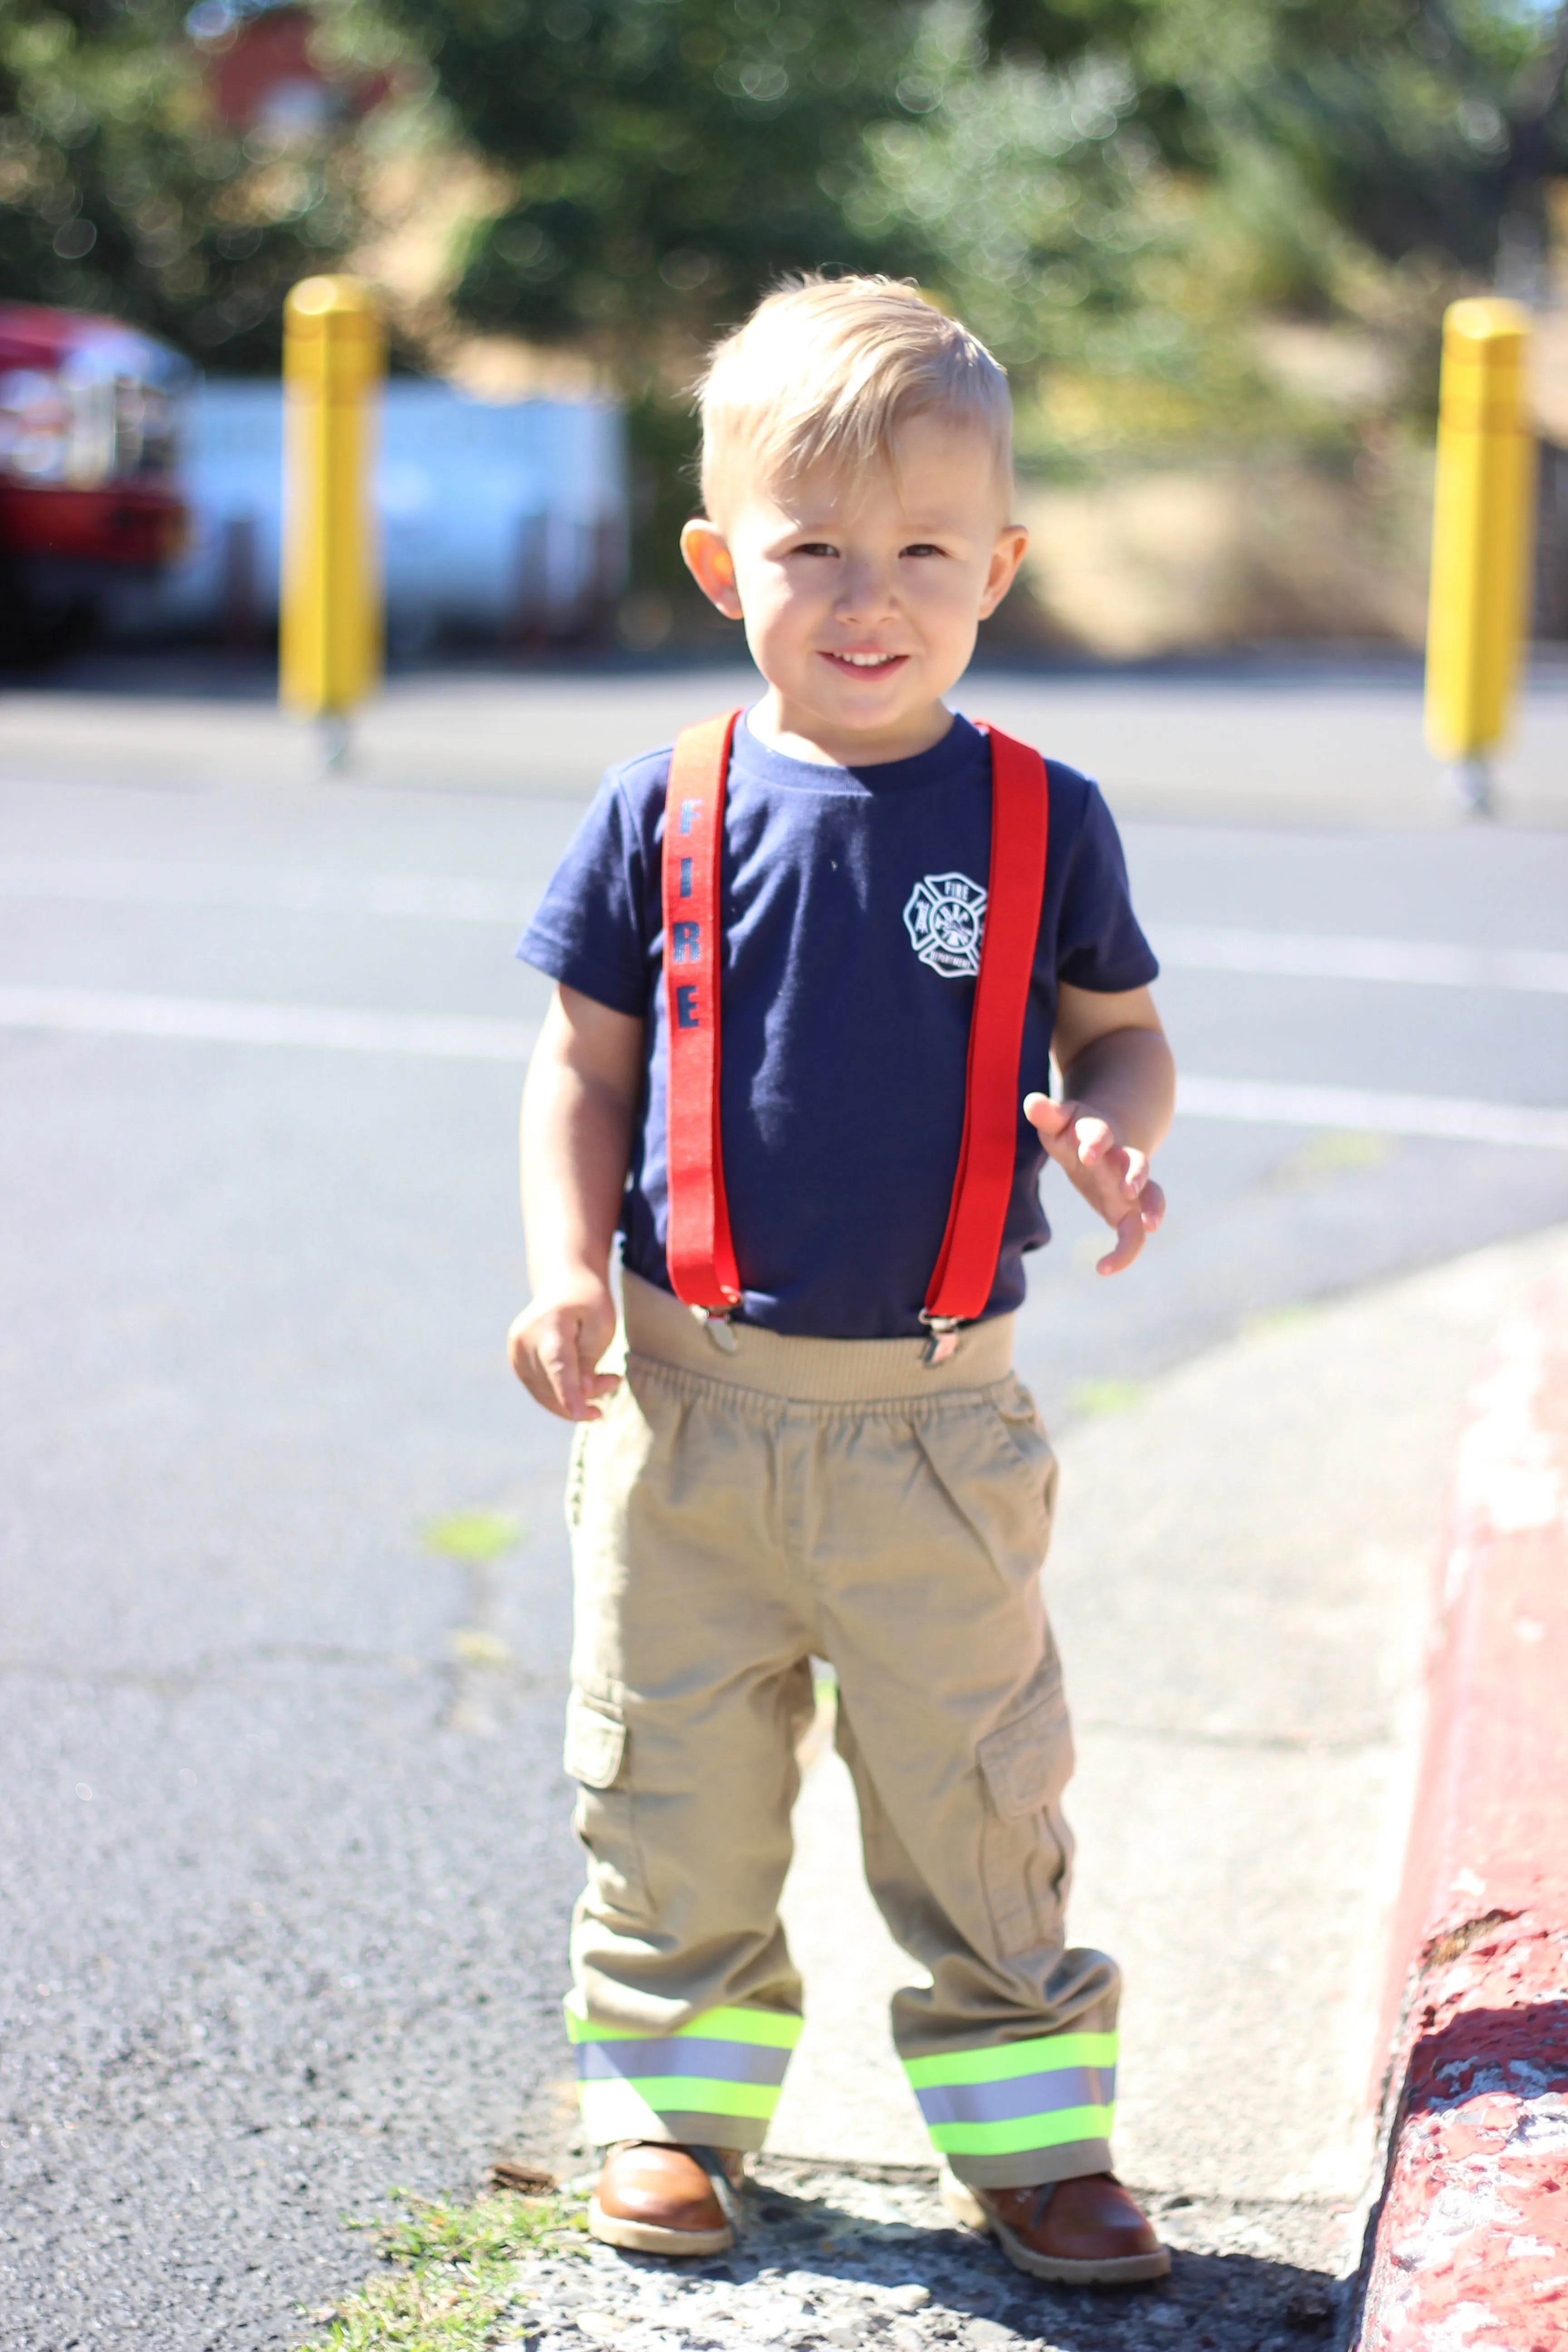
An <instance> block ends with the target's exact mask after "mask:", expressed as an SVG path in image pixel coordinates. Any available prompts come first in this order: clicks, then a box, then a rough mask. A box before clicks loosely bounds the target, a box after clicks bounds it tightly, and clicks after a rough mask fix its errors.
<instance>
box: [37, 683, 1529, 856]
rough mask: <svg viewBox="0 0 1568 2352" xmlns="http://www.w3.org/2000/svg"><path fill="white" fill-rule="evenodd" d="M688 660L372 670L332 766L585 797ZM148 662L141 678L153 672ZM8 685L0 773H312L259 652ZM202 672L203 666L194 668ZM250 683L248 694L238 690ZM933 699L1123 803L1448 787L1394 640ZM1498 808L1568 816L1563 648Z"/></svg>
mask: <svg viewBox="0 0 1568 2352" xmlns="http://www.w3.org/2000/svg"><path fill="white" fill-rule="evenodd" d="M739 655H740V648H739V645H738V642H737V658H736V659H735V660H734V661H733V662H731V663H729V664H722V663H715V664H714V665H713V666H712V667H708V668H690V669H675V668H672V669H668V670H637V669H626V670H617V669H614V668H603V669H601V668H596V667H588V666H586V665H584V666H583V667H578V668H565V667H563V668H559V669H551V670H532V671H520V672H518V673H514V674H510V675H508V674H506V673H500V674H497V673H495V672H462V671H456V670H453V671H446V672H442V671H432V672H428V673H425V674H422V675H418V676H411V677H395V678H394V679H392V680H391V681H390V682H389V683H388V685H387V686H386V688H384V691H383V692H382V693H381V694H380V695H379V696H378V697H377V698H375V699H374V701H372V702H371V703H369V704H367V706H366V707H365V709H364V711H363V714H362V715H361V716H360V717H358V718H357V719H355V721H354V726H353V739H354V750H353V759H352V763H351V765H350V766H349V767H348V769H347V770H345V771H344V773H343V781H344V782H345V783H348V784H352V783H353V782H365V783H369V784H379V785H390V786H394V787H403V788H416V789H421V790H428V789H446V790H451V791H454V792H503V793H523V794H529V795H532V796H535V797H541V798H566V799H575V798H586V796H587V795H588V793H591V792H592V790H593V788H594V786H595V783H596V782H598V779H599V777H600V775H601V774H602V773H603V772H604V770H605V767H606V766H608V765H609V763H610V762H611V761H616V760H624V759H625V758H626V756H627V754H628V751H634V750H637V749H638V748H640V747H644V746H648V747H651V746H652V745H654V744H656V743H659V742H667V741H668V740H670V738H671V737H672V736H673V735H674V734H675V732H676V730H678V729H679V728H680V727H681V726H683V725H685V724H686V723H687V721H689V719H693V718H700V717H702V716H703V715H705V714H706V713H707V712H708V711H710V710H719V709H726V708H731V707H733V706H734V705H735V704H737V703H741V702H744V701H748V700H750V699H751V698H752V697H753V696H754V695H755V693H756V692H757V691H758V688H759V684H760V681H759V680H758V678H757V677H756V674H755V672H754V671H753V670H752V668H751V667H750V665H749V664H748V663H746V662H745V661H744V660H743V659H742V658H740V657H739ZM160 674H161V673H159V672H158V670H157V668H156V667H155V666H153V665H150V666H149V672H148V675H149V677H155V676H158V675H160ZM204 675H205V674H204V672H203V670H202V669H201V667H200V666H196V667H193V668H192V670H191V672H190V674H189V677H187V679H186V684H187V686H189V687H190V688H191V690H189V691H182V692H179V693H174V692H168V693H162V694H160V693H157V692H153V691H142V692H138V691H134V690H118V689H113V690H110V689H104V690H98V689H95V690H92V691H85V692H83V691H73V690H71V689H70V688H69V686H68V685H64V686H60V687H55V688H10V689H8V690H7V691H6V692H5V695H4V697H0V777H7V776H8V777H25V778H26V779H28V780H29V781H39V780H44V779H59V780H60V781H66V782H71V781H75V782H102V781H103V780H104V779H105V778H112V779H113V780H114V781H116V782H135V781H143V782H159V783H162V784H165V785H167V784H185V785H190V786H215V785H216V786H220V787H221V786H224V785H233V784H237V783H256V782H260V783H266V784H268V785H276V786H277V787H278V788H279V792H287V791H288V790H289V789H290V788H297V787H299V786H300V785H302V784H304V783H307V782H310V781H311V780H313V779H314V778H315V777H317V776H318V775H319V774H320V772H321V753H320V745H319V740H318V739H317V737H316V735H315V733H314V731H313V730H311V729H310V727H308V726H305V725H302V724H301V723H300V722H299V721H298V720H295V719H289V718H286V717H285V716H284V715H283V714H282V713H281V712H280V711H279V709H278V707H277V705H276V703H275V702H273V701H272V700H271V698H270V695H269V693H268V692H267V691H266V688H267V676H266V673H265V671H264V669H262V667H260V666H259V665H257V666H256V667H254V668H253V669H252V670H250V671H246V672H240V673H238V674H237V676H236V677H235V680H234V682H233V683H234V687H235V688H236V689H237V690H234V691H230V692H229V693H227V694H225V693H224V692H223V691H222V690H221V685H220V686H216V687H215V686H205V685H204V684H203V678H204ZM214 676H215V677H218V678H219V679H221V676H222V672H221V665H219V666H217V667H216V669H215V671H214ZM258 688H261V689H262V693H261V695H260V696H259V697H258ZM952 699H953V700H954V702H955V703H956V704H957V706H958V708H960V709H964V710H968V711H970V712H972V713H973V714H976V715H978V716H981V717H984V718H989V719H994V720H995V721H996V723H997V725H998V726H1000V727H1005V728H1008V729H1010V730H1015V731H1016V732H1018V733H1020V734H1023V735H1025V736H1026V737H1028V738H1029V740H1032V741H1035V742H1037V743H1039V744H1041V745H1042V747H1043V748H1044V749H1045V750H1047V751H1049V752H1050V753H1052V754H1053V755H1054V756H1056V757H1057V758H1059V759H1064V760H1069V761H1080V762H1081V763H1082V764H1084V765H1085V766H1086V767H1087V768H1089V771H1090V772H1092V773H1093V774H1095V775H1096V776H1098V777H1099V779H1100V782H1102V783H1103V785H1104V786H1105V789H1106V793H1107V795H1108V797H1109V798H1110V802H1111V803H1112V805H1113V806H1114V808H1115V809H1116V811H1117V814H1119V815H1120V816H1122V817H1130V816H1139V817H1159V816H1172V817H1175V816H1180V817H1188V818H1191V817H1204V818H1208V819H1212V820H1215V821H1221V822H1237V823H1251V822H1257V821H1259V820H1261V821H1263V822H1267V823H1277V824H1348V825H1363V824H1396V825H1412V826H1434V825H1443V824H1453V823H1457V822H1458V821H1459V811H1458V804H1457V803H1456V801H1455V799H1454V797H1453V795H1452V793H1450V792H1449V790H1448V789H1447V785H1446V783H1445V782H1444V779H1443V776H1442V772H1441V771H1440V769H1439V768H1438V766H1437V764H1436V761H1434V760H1433V759H1432V757H1431V755H1430V754H1429V753H1428V752H1427V751H1426V747H1425V745H1424V743H1423V740H1422V733H1421V680H1420V675H1419V671H1418V668H1417V667H1416V666H1415V664H1414V663H1412V662H1410V661H1409V660H1408V659H1402V658H1398V657H1395V658H1392V659H1390V660H1388V661H1386V662H1376V661H1362V662H1357V663H1337V664H1336V663H1335V662H1333V661H1331V660H1321V661H1315V660H1312V659H1310V658H1303V659H1297V660H1289V659H1281V660H1279V661H1276V662H1271V663H1268V664H1265V663H1262V662H1259V663H1257V664H1248V663H1247V662H1238V663H1237V664H1236V665H1235V666H1234V667H1232V668H1229V669H1227V670H1224V671H1219V672H1216V671H1215V668H1214V667H1198V666H1194V667H1193V668H1191V669H1188V670H1182V669H1172V670H1165V671H1157V672H1147V671H1145V672H1122V671H1105V672H1100V673H1095V672H1089V673H1085V672H1083V671H1081V670H1080V671H1073V672H1056V671H1051V670H1047V669H1042V670H1039V671H1033V672H1031V671H1023V670H1016V669H1006V670H1003V669H997V670H990V671H986V670H979V671H977V672H975V673H974V674H973V676H972V677H968V678H966V679H964V680H963V681H962V682H961V684H960V686H959V687H958V688H957V689H956V690H955V693H954V695H953V698H952ZM1498 771H1499V783H1500V813H1501V815H1502V817H1503V819H1504V820H1505V821H1506V822H1510V823H1521V824H1535V825H1553V826H1558V825H1563V824H1568V666H1564V665H1563V664H1561V663H1547V664H1543V665H1541V666H1539V667H1538V669H1537V672H1536V675H1535V677H1533V679H1532V681H1531V685H1530V687H1529V688H1528V689H1527V691H1526V693H1525V695H1524V696H1523V698H1522V699H1521V710H1520V720H1519V728H1518V732H1517V737H1516V740H1515V741H1514V742H1513V743H1512V744H1511V745H1510V746H1509V747H1508V748H1507V749H1506V750H1505V751H1504V752H1503V753H1502V755H1501V756H1500V761H1499V763H1498Z"/></svg>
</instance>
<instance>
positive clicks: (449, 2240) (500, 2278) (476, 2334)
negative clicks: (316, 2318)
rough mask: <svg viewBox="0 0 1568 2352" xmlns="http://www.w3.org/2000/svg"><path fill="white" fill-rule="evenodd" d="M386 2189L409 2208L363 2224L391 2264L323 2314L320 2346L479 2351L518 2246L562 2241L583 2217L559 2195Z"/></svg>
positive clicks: (504, 2295)
mask: <svg viewBox="0 0 1568 2352" xmlns="http://www.w3.org/2000/svg"><path fill="white" fill-rule="evenodd" d="M394 2194H395V2196H396V2197H397V2198H398V2199H399V2200H401V2202H402V2203H404V2204H405V2205H406V2207H407V2208H408V2210H407V2212H406V2214H405V2216H404V2218H403V2219H402V2220H401V2221H393V2222H390V2223H380V2222H365V2221H355V2222H353V2223H352V2224H351V2227H353V2228H354V2229H356V2230H369V2231H371V2232H372V2233H373V2235H374V2236H375V2237H377V2238H378V2239H379V2240H380V2242H381V2247H382V2252H383V2253H384V2255H385V2257H386V2259H387V2260H388V2261H389V2262H391V2263H396V2264H398V2265H399V2267H398V2268H397V2269H395V2270H393V2271H381V2272H378V2273H376V2274H375V2275H374V2277H372V2278H369V2279H367V2280H366V2281H365V2283H364V2284H363V2287H361V2288H360V2290H359V2292H358V2293H357V2294H351V2295H349V2296H348V2297H347V2298H346V2299H345V2301H343V2302H342V2303H341V2304H340V2305H338V2308H337V2310H336V2312H335V2313H333V2314H332V2315H331V2318H330V2322H329V2325H328V2327H327V2332H326V2334H325V2335H324V2336H312V2337H311V2338H310V2345H311V2347H319V2352H483V2347H485V2346H486V2345H488V2344H489V2343H490V2342H491V2341H492V2340H493V2338H494V2334H495V2328H496V2323H497V2321H498V2320H499V2319H500V2316H501V2315H502V2314H503V2312H505V2311H506V2310H507V2309H508V2308H509V2307H510V2305H512V2304H514V2303H515V2302H516V2301H517V2300H518V2294H519V2288H518V2279H517V2266H518V2263H520V2262H521V2260H522V2258H523V2256H524V2255H525V2254H530V2253H536V2252H542V2251H546V2250H548V2251H550V2252H562V2251H563V2250H565V2249H566V2248H568V2247H570V2246H571V2244H572V2240H573V2236H574V2233H575V2232H580V2231H583V2230H584V2228H585V2227H586V2224H585V2222H584V2216H583V2214H582V2211H581V2210H580V2209H579V2208H577V2207H576V2206H574V2205H573V2204H572V2203H570V2202H569V2200H566V2199H564V2198H561V2197H515V2196H510V2195H509V2194H506V2193H504V2192H502V2193H500V2194H496V2195H491V2196H487V2197H480V2198H479V2199H477V2200H475V2202H474V2203H473V2204H472V2205H450V2204H447V2203H445V2202H442V2201H440V2200H437V2201H435V2202H429V2201H427V2200H426V2199H424V2198H422V2197H413V2196H411V2195H410V2194H409V2193H408V2191H407V2190H406V2189H396V2190H395V2191H394Z"/></svg>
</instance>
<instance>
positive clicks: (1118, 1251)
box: [1024, 1094, 1165, 1274]
mask: <svg viewBox="0 0 1568 2352" xmlns="http://www.w3.org/2000/svg"><path fill="white" fill-rule="evenodd" d="M1024 1117H1025V1118H1026V1119H1027V1120H1028V1122H1029V1124H1030V1126H1031V1127H1032V1128H1034V1129H1035V1130H1036V1131H1037V1134H1038V1136H1039V1139H1040V1141H1041V1142H1042V1143H1043V1144H1044V1145H1045V1147H1046V1150H1047V1151H1048V1152H1049V1153H1050V1156H1051V1158H1052V1159H1053V1160H1055V1161H1056V1162H1057V1164H1058V1167H1062V1168H1065V1169H1066V1170H1067V1172H1068V1175H1069V1176H1070V1177H1071V1179H1072V1181H1073V1182H1074V1184H1075V1185H1076V1186H1077V1187H1078V1190H1079V1192H1081V1193H1082V1194H1083V1197H1084V1199H1085V1200H1086V1201H1087V1202H1089V1207H1090V1208H1091V1209H1095V1210H1098V1211H1099V1213H1100V1215H1101V1216H1102V1217H1103V1218H1104V1219H1105V1222H1106V1223H1107V1224H1108V1225H1113V1226H1114V1227H1115V1229H1116V1246H1115V1248H1114V1249H1113V1250H1111V1251H1110V1254H1109V1255H1107V1256H1105V1257H1102V1258H1101V1259H1100V1263H1099V1265H1098V1266H1097V1267H1096V1269H1095V1271H1096V1272H1097V1273H1098V1274H1120V1273H1121V1270H1122V1268H1123V1266H1128V1265H1131V1263H1132V1261H1133V1259H1134V1258H1135V1257H1136V1256H1137V1255H1138V1253H1139V1251H1140V1250H1141V1249H1142V1246H1143V1237H1144V1235H1145V1234H1152V1233H1155V1232H1157V1231H1158V1230H1159V1225H1160V1221H1161V1219H1162V1218H1163V1216H1164V1213H1165V1195H1164V1194H1163V1192H1162V1191H1161V1190H1160V1187H1159V1186H1158V1184H1156V1183H1155V1182H1154V1181H1153V1178H1152V1176H1151V1175H1150V1173H1149V1155H1148V1153H1147V1152H1146V1151H1134V1150H1131V1148H1130V1147H1129V1146H1127V1145H1125V1144H1121V1143H1118V1142H1117V1140H1116V1137H1115V1134H1114V1132H1113V1131H1112V1129H1111V1128H1110V1124H1109V1122H1108V1121H1107V1120H1106V1119H1105V1118H1103V1117H1102V1116H1101V1115H1100V1112H1099V1111H1097V1110H1095V1109H1094V1108H1092V1107H1091V1106H1090V1105H1089V1103H1083V1102H1059V1103H1058V1102H1052V1100H1051V1098H1050V1097H1049V1096H1048V1095H1038V1094H1035V1095H1026V1096H1025V1097H1024Z"/></svg>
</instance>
